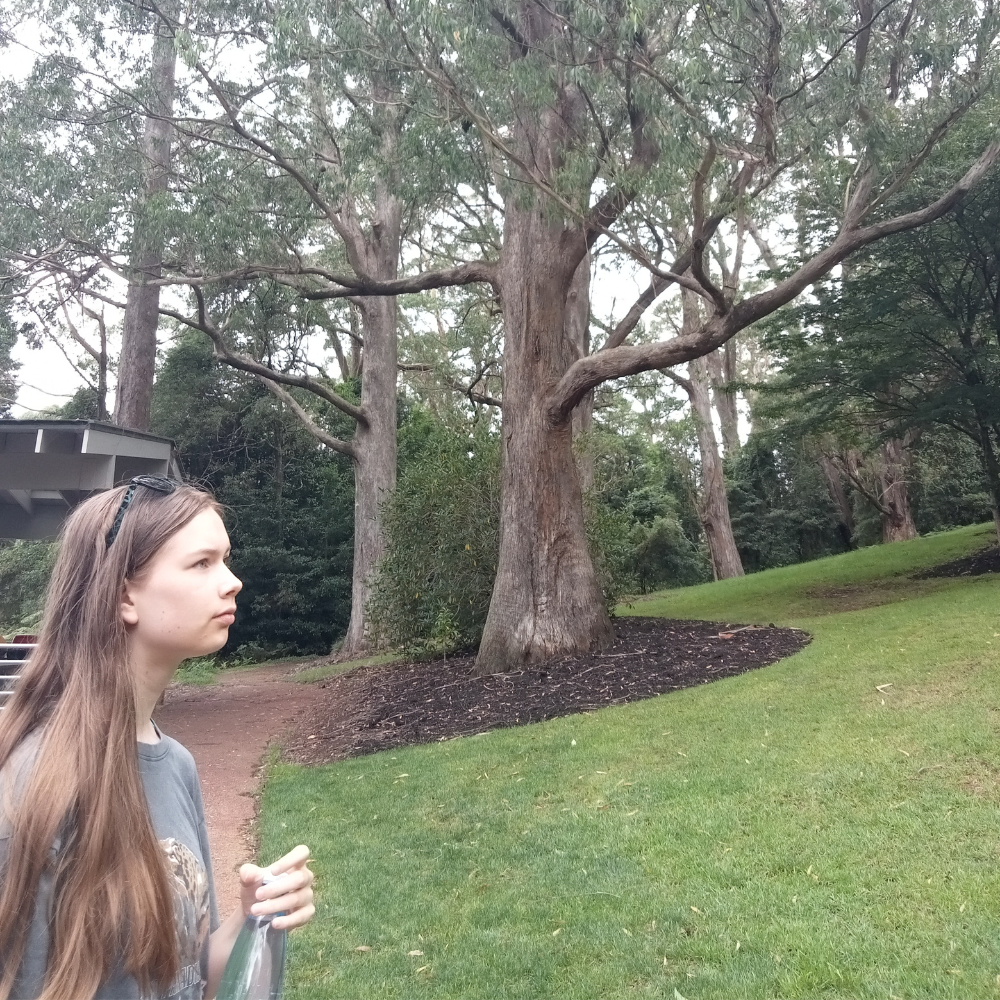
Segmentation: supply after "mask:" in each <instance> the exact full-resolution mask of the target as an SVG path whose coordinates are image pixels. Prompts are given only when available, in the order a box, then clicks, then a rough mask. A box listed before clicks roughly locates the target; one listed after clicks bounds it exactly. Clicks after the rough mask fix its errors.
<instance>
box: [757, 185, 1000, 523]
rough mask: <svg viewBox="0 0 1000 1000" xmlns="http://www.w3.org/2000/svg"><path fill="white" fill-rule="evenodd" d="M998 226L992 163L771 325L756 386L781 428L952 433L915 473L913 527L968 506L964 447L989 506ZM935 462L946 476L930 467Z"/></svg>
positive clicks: (996, 421)
mask: <svg viewBox="0 0 1000 1000" xmlns="http://www.w3.org/2000/svg"><path fill="white" fill-rule="evenodd" d="M904 207H905V206H904ZM998 234H1000V173H997V172H994V173H993V174H992V175H991V176H990V177H988V178H987V179H986V180H984V181H983V183H982V185H981V186H980V187H979V188H978V189H976V190H975V191H974V192H972V194H970V195H969V196H968V198H967V199H966V200H965V201H964V202H962V203H961V204H960V205H959V206H958V207H957V208H956V210H955V211H954V212H953V213H951V214H950V215H948V216H946V217H944V218H942V219H940V220H939V221H937V222H935V223H933V224H931V225H928V226H924V227H923V228H921V229H917V230H915V231H912V232H909V233H904V234H901V235H899V236H896V237H894V238H892V239H891V240H888V241H886V242H884V243H881V244H878V245H876V246H875V247H874V248H872V249H870V250H869V251H867V252H866V253H865V254H863V255H861V256H860V257H859V258H858V259H857V260H856V261H855V262H854V266H853V267H852V268H851V269H850V270H849V271H848V272H846V273H845V274H844V275H843V276H842V277H841V278H839V279H837V280H829V281H827V282H825V283H823V284H821V285H820V286H818V287H817V289H816V297H815V299H814V300H812V301H810V302H806V303H804V304H801V305H799V306H798V307H796V308H794V309H790V310H788V312H787V313H786V314H785V315H784V316H783V317H782V320H783V321H784V322H782V321H781V320H779V319H778V318H777V317H775V322H773V323H772V324H770V345H771V347H772V349H774V350H776V351H778V352H780V353H779V355H778V356H779V357H780V359H781V365H782V371H781V373H780V375H779V376H778V377H777V378H776V379H775V380H774V381H773V383H772V384H771V385H770V386H769V387H767V389H768V391H769V393H770V405H769V407H768V408H769V409H770V411H771V412H772V413H778V414H783V415H784V417H785V419H786V421H787V423H788V424H789V425H795V426H797V427H798V428H799V429H800V430H801V431H803V432H806V433H809V434H811V435H816V434H818V433H832V434H834V435H836V436H838V437H839V438H841V439H842V440H843V441H844V442H845V443H846V445H847V446H848V447H854V448H859V449H862V450H869V451H874V450H875V449H876V448H877V447H878V446H879V444H880V443H881V442H882V441H883V440H884V439H885V438H886V437H890V436H891V437H897V438H902V437H903V436H904V435H905V434H906V432H907V431H910V432H911V435H912V433H918V434H919V433H923V434H928V433H932V436H934V437H936V438H937V439H940V440H948V441H950V442H952V445H951V447H950V448H944V449H942V448H936V449H935V448H934V447H933V446H931V445H928V446H927V447H928V449H929V450H928V456H930V455H931V454H934V455H935V458H934V459H933V460H930V461H928V462H927V463H925V464H924V468H923V469H922V470H918V474H917V478H918V479H919V478H926V480H927V483H928V490H929V493H928V496H927V502H928V507H927V513H926V517H925V519H924V520H925V523H932V524H938V525H940V526H942V527H944V526H946V525H948V524H949V523H952V524H953V523H955V522H956V520H958V521H959V523H962V522H963V521H964V522H966V523H967V519H969V518H976V517H979V516H980V515H981V510H982V508H981V506H980V505H979V500H978V499H975V495H976V494H978V493H979V492H980V491H981V490H982V488H983V487H982V480H980V481H979V483H978V484H977V483H976V477H975V474H974V473H972V471H971V470H970V468H969V463H968V458H969V456H970V454H973V453H974V454H976V455H977V456H978V460H979V462H980V468H981V469H982V470H983V472H984V474H985V476H986V488H987V489H988V490H989V492H990V493H991V494H992V503H993V504H994V505H996V506H1000V470H997V468H996V455H997V452H998V449H1000V339H998V335H1000V328H998V326H997V306H996V304H997V302H1000V274H998V271H997V267H996V260H997V255H998V253H1000V235H998ZM789 320H791V323H790V324H789ZM788 325H791V326H792V327H793V332H791V333H789V332H788V330H787V329H785V327H786V326H788ZM779 327H780V328H779ZM956 433H957V434H960V435H964V436H965V437H966V438H967V439H968V441H969V443H970V444H971V445H972V446H973V449H974V451H973V452H970V449H969V446H968V445H965V444H958V443H957V437H956ZM942 435H943V437H942ZM949 452H950V454H949ZM941 459H943V460H944V461H943V463H942V464H941V465H938V466H936V462H937V461H939V460H941ZM991 467H992V473H991ZM948 469H954V475H953V476H952V475H951V474H944V475H942V473H943V472H944V471H945V470H948ZM935 480H936V481H937V482H938V485H937V486H935V485H933V483H934V481H935ZM949 481H950V486H949V487H948V488H949V489H951V490H954V491H955V499H956V501H959V508H960V509H957V510H955V511H954V512H953V513H951V514H949V512H948V511H947V501H946V500H944V498H943V497H942V496H941V489H942V488H943V486H944V483H945V482H949ZM963 498H964V499H963ZM934 511H937V513H934ZM960 511H964V512H960Z"/></svg>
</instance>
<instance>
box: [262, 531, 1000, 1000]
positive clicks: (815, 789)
mask: <svg viewBox="0 0 1000 1000" xmlns="http://www.w3.org/2000/svg"><path fill="white" fill-rule="evenodd" d="M988 531H989V529H987V528H985V527H980V528H969V529H961V530H959V531H955V532H949V533H947V534H941V535H937V536H933V537H929V538H925V539H920V540H918V541H915V542H909V543H901V544H896V545H893V546H887V547H877V548H872V549H867V550H864V551H862V552H857V553H851V554H849V555H845V556H839V557H835V558H832V559H825V560H821V561H818V562H813V563H809V564H805V565H800V566H794V567H789V568H786V569H781V570H772V571H769V572H767V573H761V574H758V575H756V576H752V577H748V578H746V579H743V580H734V581H727V582H724V583H719V584H709V585H705V586H701V587H696V588H689V589H685V590H678V591H671V592H667V593H663V594H659V595H654V597H652V598H650V599H647V600H643V601H642V602H637V603H636V604H635V605H634V606H632V607H631V608H629V609H626V610H625V612H624V613H632V614H657V615H669V616H672V617H678V618H685V617H689V618H690V617H698V618H710V619H712V618H719V619H726V620H729V621H746V622H775V623H780V624H788V625H794V626H798V627H801V628H805V629H808V630H809V631H810V632H811V633H812V634H813V635H814V636H815V639H814V641H813V643H812V644H811V645H810V646H809V647H807V648H806V649H805V650H804V651H802V652H801V653H799V654H797V655H796V656H794V657H791V658H790V659H787V660H784V661H782V662H781V663H778V664H775V665H773V666H771V667H768V668H766V669H763V670H758V671H754V672H751V673H749V674H746V675H744V676H742V677H737V678H732V679H729V680H725V681H720V682H718V683H714V684H711V685H705V686H703V687H699V688H697V689H691V690H687V691H682V692H678V693H673V694H669V695H664V696H662V697H659V698H655V699H652V700H649V701H644V702H638V703H636V704H633V705H629V706H626V707H623V708H613V709H607V710H604V711H601V712H595V713H592V714H588V715H580V716H572V717H568V718H563V719H558V720H555V721H553V722H549V723H545V724H542V725H535V726H526V727H523V728H518V729H508V730H500V731H495V732H492V733H489V734H486V735H483V736H479V737H472V738H467V739H460V740H454V741H450V742H447V743H439V744H433V745H430V746H423V747H414V748H410V749H408V750H403V751H399V750H397V751H391V752H386V753H382V754H377V755H374V756H370V757H365V758H360V759H356V760H351V761H346V762H342V763H338V764H334V765H330V766H327V767H322V768H313V769H310V768H303V767H298V766H289V765H277V766H274V767H273V768H271V770H270V772H269V776H268V780H267V783H266V787H265V789H264V793H263V800H262V811H261V822H260V828H261V838H262V848H263V852H262V853H263V855H264V857H265V859H270V858H272V857H275V856H277V855H278V854H279V853H281V852H283V851H284V850H286V849H287V848H289V847H291V846H293V845H294V844H296V843H300V842H302V843H307V844H309V845H310V846H311V848H312V853H313V857H314V858H315V864H314V868H315V871H316V872H317V875H318V877H319V883H318V895H319V903H318V911H319V912H318V916H317V918H316V920H315V921H314V923H313V924H312V925H311V926H310V927H309V928H307V929H305V930H302V931H299V932H296V933H295V934H294V935H293V937H292V942H291V960H290V962H291V964H290V968H289V974H288V979H287V987H286V995H287V997H288V998H289V1000H307V998H316V1000H329V998H343V1000H377V998H387V997H392V998H400V1000H402V998H419V997H429V998H430V997H433V998H454V1000H477V998H482V1000H487V998H489V1000H504V998H518V1000H526V998H536V997H537V998H550V997H552V998H579V1000H598V998H600V1000H611V998H625V997H665V998H667V1000H677V997H682V998H687V1000H694V998H708V997H711V998H719V1000H731V998H743V997H754V998H761V1000H768V998H778V997H781V998H785V997H809V998H813V997H844V998H869V997H872V998H875V997H877V998H881V1000H890V998H893V997H899V998H907V1000H909V998H916V997H926V998H945V997H954V998H962V1000H970V998H979V997H1000V808H998V805H1000V752H998V751H1000V743H998V725H1000V671H998V669H997V666H996V659H997V653H1000V579H997V578H994V577H991V576H987V577H978V578H966V579H957V580H932V581H922V582H916V581H910V580H907V579H906V574H909V573H911V572H913V571H915V570H917V569H919V568H921V567H924V566H930V565H933V564H936V563H939V562H942V561H945V560H948V559H953V558H956V557H958V556H961V555H964V554H966V553H968V552H970V551H972V550H974V549H975V548H978V547H980V546H982V545H983V544H985V543H986V542H987V541H988V537H989V536H988ZM362 949H365V950H362Z"/></svg>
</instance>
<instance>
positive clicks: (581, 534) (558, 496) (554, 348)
mask: <svg viewBox="0 0 1000 1000" xmlns="http://www.w3.org/2000/svg"><path fill="white" fill-rule="evenodd" d="M518 29H519V33H520V37H521V38H522V39H523V40H524V42H525V44H526V45H529V46H532V45H539V46H544V47H549V46H551V45H553V44H555V45H558V44H559V39H560V37H561V34H562V30H561V25H560V23H559V20H558V18H557V16H556V15H555V14H554V13H552V12H551V11H549V10H548V9H546V8H545V7H543V6H542V5H541V4H535V3H528V2H523V3H521V4H519V23H518ZM585 112H586V104H585V101H584V99H583V97H582V95H581V94H580V92H579V91H578V90H577V89H576V88H575V87H573V86H572V85H570V84H564V85H562V86H560V87H559V89H558V93H557V96H556V98H555V99H554V100H553V102H552V104H551V105H550V106H548V107H546V108H544V109H542V110H541V111H539V110H538V109H537V108H536V109H529V108H525V109H524V113H523V114H520V115H518V116H517V124H516V126H515V127H514V128H513V129H512V133H513V134H512V141H513V142H514V143H515V144H516V146H517V148H518V151H519V154H520V156H521V162H523V163H531V164H536V165H544V166H545V168H546V169H550V170H555V169H558V166H559V164H560V163H561V162H562V157H563V154H564V150H565V149H566V148H567V147H568V145H569V143H570V142H571V141H572V137H573V135H574V131H575V129H576V128H577V127H578V122H579V121H580V119H581V117H582V115H583V114H584V113H585ZM503 235H504V239H503V249H502V250H501V254H500V263H499V268H498V284H499V289H500V299H501V305H502V308H503V318H504V356H503V378H504V389H503V419H502V436H503V477H502V494H501V514H500V553H499V556H498V559H497V575H496V581H495V583H494V586H493V596H492V599H491V601H490V609H489V614H488V615H487V619H486V625H485V628H484V630H483V638H482V642H481V644H480V647H479V656H478V658H477V660H476V667H475V671H476V673H477V674H479V675H483V674H491V673H496V672H498V671H503V670H509V669H511V668H512V667H516V666H517V665H518V664H523V663H531V662H538V661H542V660H546V659H550V658H552V657H554V656H560V655H564V654H567V653H575V652H585V651H587V650H596V649H603V648H605V647H606V646H607V645H608V644H609V643H610V642H611V640H612V638H613V636H614V632H613V629H612V626H611V619H610V617H609V616H608V610H607V607H606V606H605V602H604V594H603V593H602V591H601V586H600V583H599V582H598V580H597V574H596V573H595V571H594V565H593V562H592V561H591V558H590V552H589V551H588V548H587V536H586V532H585V530H584V522H583V493H582V490H581V487H580V476H579V474H578V471H577V467H576V462H575V461H574V458H573V427H572V415H571V414H572V409H573V408H575V406H576V405H577V404H579V402H580V401H581V400H582V396H581V400H576V401H575V403H574V407H573V408H570V409H568V410H567V412H566V415H565V416H563V417H561V418H559V419H556V420H553V419H552V418H551V416H550V415H549V414H548V412H547V411H548V408H549V393H550V392H551V390H552V387H553V386H554V385H555V384H556V383H557V382H558V381H559V379H560V378H561V377H562V376H563V375H564V374H565V372H566V371H567V369H568V368H569V367H570V365H572V364H573V362H574V361H577V360H578V355H577V348H576V346H575V345H574V344H572V343H571V342H570V339H569V337H568V336H567V335H566V331H567V322H568V319H567V309H568V303H569V297H570V291H571V288H572V286H573V281H574V275H575V273H576V271H577V268H578V267H579V266H580V264H581V262H582V261H584V260H585V258H586V256H587V252H588V249H589V247H588V242H587V240H588V232H587V229H586V227H585V226H584V225H582V224H579V223H578V224H576V225H572V224H569V223H567V222H564V221H563V220H562V219H560V218H559V216H558V213H556V212H554V211H553V210H552V206H551V205H549V204H547V203H546V199H544V198H543V197H541V196H540V195H538V194H535V195H534V196H533V197H525V196H524V193H523V192H522V191H520V190H518V189H517V188H515V189H514V190H512V191H510V192H508V197H507V198H506V201H505V205H504V234H503ZM581 311H582V307H581Z"/></svg>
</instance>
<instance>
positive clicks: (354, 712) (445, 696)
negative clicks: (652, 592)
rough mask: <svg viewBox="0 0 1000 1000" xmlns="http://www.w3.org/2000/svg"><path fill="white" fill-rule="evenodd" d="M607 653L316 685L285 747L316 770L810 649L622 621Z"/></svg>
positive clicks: (737, 630) (771, 633) (459, 662)
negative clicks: (484, 672)
mask: <svg viewBox="0 0 1000 1000" xmlns="http://www.w3.org/2000/svg"><path fill="white" fill-rule="evenodd" d="M615 632H616V634H617V637H616V639H615V642H614V644H613V645H612V646H611V648H610V649H608V650H606V651H605V652H603V653H591V654H588V655H586V656H567V657H563V658H562V659H558V660H550V661H549V662H547V663H541V664H537V665H535V666H532V667H530V668H526V669H523V670H517V671H513V672H511V673H505V674H494V675H493V676H490V677H474V676H472V674H471V670H472V665H473V658H472V657H449V658H448V659H447V660H446V661H445V660H423V661H417V662H413V663H394V664H387V665H382V666H371V667H358V668H355V669H354V670H351V671H350V672H348V673H345V674H340V675H338V676H335V677H330V678H328V679H327V680H324V681H320V682H318V683H319V686H321V687H323V688H325V689H326V697H325V698H322V699H320V700H319V702H318V703H317V705H316V707H315V709H314V711H313V714H312V715H311V717H308V718H305V719H303V720H302V724H301V725H300V726H299V727H298V728H297V731H296V732H295V733H294V734H293V735H292V736H291V738H290V739H289V740H288V741H287V742H286V744H285V752H286V756H287V758H288V759H290V760H293V761H297V762H300V763H304V764H320V763H326V762H328V761H331V760H339V759H343V758H345V757H355V756H359V755H361V754H366V753H373V752H375V751H376V750H387V749H390V748H393V747H401V746H409V745H411V744H414V743H431V742H434V741H436V740H445V739H451V738H452V737H455V736H468V735H472V734H475V733H481V732H485V731H486V730H489V729H496V728H499V727H504V726H520V725H525V724H526V723H529V722H542V721H544V720H545V719H554V718H557V717H558V716H561V715H570V714H572V713H574V712H587V711H591V710H593V709H597V708H605V707H606V706H608V705H622V704H624V703H626V702H630V701H638V700H640V699H642V698H651V697H653V696H654V695H658V694H664V693H665V692H667V691H677V690H679V689H681V688H686V687H693V686H695V685H696V684H707V683H708V682H709V681H715V680H721V679H722V678H724V677H732V676H734V675H736V674H742V673H745V672H746V671H748V670H753V669H755V668H757V667H764V666H767V665H768V664H770V663H774V662H776V661H777V660H780V659H783V658H784V657H786V656H790V655H791V654H792V653H796V652H798V651H799V650H800V649H802V648H803V647H804V646H805V645H807V644H808V643H809V641H810V636H809V635H808V633H806V632H802V631H800V630H798V629H790V628H775V627H773V626H771V627H766V628H765V627H750V628H748V627H746V626H739V625H727V624H725V623H722V622H703V621H674V620H671V619H667V618H619V619H617V620H616V622H615Z"/></svg>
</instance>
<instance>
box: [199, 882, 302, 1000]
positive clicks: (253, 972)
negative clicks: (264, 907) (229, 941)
mask: <svg viewBox="0 0 1000 1000" xmlns="http://www.w3.org/2000/svg"><path fill="white" fill-rule="evenodd" d="M280 877H281V876H279V875H272V874H271V872H270V871H268V872H267V873H266V874H265V875H264V882H263V884H264V885H269V884H270V883H271V882H273V881H274V880H275V879H276V878H280ZM276 916H278V914H277V913H269V914H267V915H266V916H261V917H257V916H254V915H253V914H250V916H248V917H247V918H246V920H245V921H244V922H243V927H242V928H241V929H240V934H239V937H238V938H237V939H236V943H235V944H234V945H233V950H232V952H231V953H230V955H229V961H228V962H226V968H225V970H224V971H223V973H222V982H221V983H220V984H219V991H218V993H216V995H215V1000H281V987H282V983H283V982H284V979H285V951H286V948H287V941H288V932H287V931H285V930H284V929H282V930H275V929H274V928H273V927H272V926H271V921H272V920H273V919H274V918H275V917H276Z"/></svg>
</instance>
